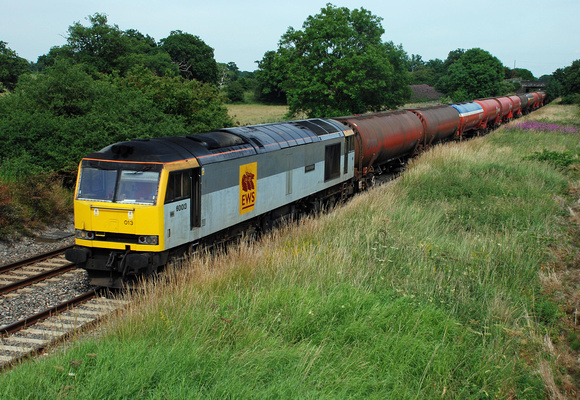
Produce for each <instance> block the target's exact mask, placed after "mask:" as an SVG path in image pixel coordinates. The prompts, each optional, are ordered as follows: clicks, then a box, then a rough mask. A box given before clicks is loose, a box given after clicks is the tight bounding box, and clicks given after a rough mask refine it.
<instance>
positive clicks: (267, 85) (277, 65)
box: [256, 50, 288, 104]
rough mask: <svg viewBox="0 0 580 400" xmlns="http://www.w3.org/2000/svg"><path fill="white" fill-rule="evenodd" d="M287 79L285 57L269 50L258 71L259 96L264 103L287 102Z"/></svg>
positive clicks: (259, 64) (259, 63) (257, 89)
mask: <svg viewBox="0 0 580 400" xmlns="http://www.w3.org/2000/svg"><path fill="white" fill-rule="evenodd" d="M279 52H280V50H279ZM287 80H288V71H287V69H286V65H285V63H284V59H283V57H282V56H281V55H280V54H279V53H277V52H275V51H267V52H266V53H265V54H264V57H263V58H262V60H260V61H259V62H258V70H257V71H256V81H257V82H258V85H257V88H256V91H257V94H258V95H257V97H258V98H259V99H260V101H262V102H264V103H274V104H286V102H287V98H286V91H285V90H284V83H285V82H286V81H287Z"/></svg>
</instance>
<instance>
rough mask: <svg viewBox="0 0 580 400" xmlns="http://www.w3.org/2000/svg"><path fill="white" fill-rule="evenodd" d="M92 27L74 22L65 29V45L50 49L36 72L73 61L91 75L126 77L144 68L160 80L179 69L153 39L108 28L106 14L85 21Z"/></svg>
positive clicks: (93, 16) (96, 14)
mask: <svg viewBox="0 0 580 400" xmlns="http://www.w3.org/2000/svg"><path fill="white" fill-rule="evenodd" d="M87 19H88V21H89V22H90V23H91V26H88V27H87V26H84V25H82V24H81V23H80V22H76V23H75V24H73V25H71V26H70V27H69V28H68V34H69V36H68V38H67V44H66V45H64V46H62V47H53V48H51V49H50V52H49V53H48V54H47V55H44V56H40V57H39V58H38V69H39V70H41V71H42V70H43V69H44V68H46V67H49V66H52V65H54V63H55V60H56V59H58V58H67V59H72V60H74V62H75V63H76V64H84V65H86V68H87V69H88V70H89V71H90V72H93V73H95V72H96V73H102V74H111V73H113V72H115V73H118V74H120V75H122V76H124V75H127V74H128V73H129V71H131V70H132V69H134V68H138V67H141V66H144V67H146V68H148V69H149V70H151V71H154V72H155V73H156V74H158V75H160V76H175V75H177V74H178V73H179V72H178V69H177V66H175V65H174V64H173V63H172V61H171V57H170V56H169V54H167V53H166V52H165V51H163V50H161V49H160V48H159V46H157V43H156V42H155V39H153V38H152V37H150V36H149V35H143V34H142V33H140V32H139V31H137V30H135V29H129V30H127V31H121V30H120V29H119V27H118V26H117V25H109V24H108V21H107V16H106V15H105V14H99V13H95V14H93V15H90V16H89V17H87Z"/></svg>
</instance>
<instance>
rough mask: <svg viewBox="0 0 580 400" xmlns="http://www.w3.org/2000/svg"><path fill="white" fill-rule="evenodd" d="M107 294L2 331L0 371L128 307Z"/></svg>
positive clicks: (87, 295)
mask: <svg viewBox="0 0 580 400" xmlns="http://www.w3.org/2000/svg"><path fill="white" fill-rule="evenodd" d="M106 293H107V292H106V290H103V289H96V290H92V291H90V292H87V293H84V294H82V295H80V296H77V297H75V298H73V299H70V300H67V301H64V302H62V303H61V304H58V305H57V306H54V307H51V308H49V309H46V310H44V311H42V312H40V313H37V314H34V315H32V316H29V317H26V318H24V319H22V320H19V321H17V322H15V323H12V324H10V325H8V326H4V327H2V328H0V369H5V368H7V367H9V366H11V365H13V364H14V363H15V362H17V361H20V360H22V359H24V358H27V357H30V356H33V355H35V354H39V353H41V352H42V351H43V350H44V349H46V348H47V347H48V346H50V345H53V344H55V343H58V342H61V341H63V340H65V339H66V338H68V337H69V336H71V335H73V334H75V333H77V332H80V331H81V330H83V329H86V328H87V327H91V326H94V325H95V324H96V323H98V322H99V321H100V320H101V319H103V318H104V317H106V316H108V315H110V314H112V313H113V312H115V311H116V310H118V309H120V308H122V307H124V306H125V305H126V302H125V301H123V300H118V299H111V298H107V297H106Z"/></svg>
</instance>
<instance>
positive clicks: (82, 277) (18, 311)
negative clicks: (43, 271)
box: [0, 221, 92, 327]
mask: <svg viewBox="0 0 580 400" xmlns="http://www.w3.org/2000/svg"><path fill="white" fill-rule="evenodd" d="M53 232H59V233H74V226H73V224H72V221H71V222H68V223H67V224H63V225H62V226H57V227H51V228H47V229H44V230H41V231H37V232H34V234H35V235H36V238H31V237H18V238H13V239H12V240H10V241H9V242H0V265H3V264H9V263H13V262H16V261H19V260H22V259H26V258H29V257H32V256H34V255H37V254H40V253H45V252H48V251H50V250H56V249H59V248H62V247H65V246H69V245H72V244H74V237H73V236H69V237H66V238H64V239H61V240H55V241H45V240H44V239H41V238H42V237H44V236H46V235H49V234H51V233H53ZM91 288H92V287H91V286H90V285H89V280H88V277H87V274H86V272H85V271H84V270H76V271H73V272H69V273H67V274H66V275H65V276H64V277H58V278H52V279H49V280H46V281H44V283H43V284H42V285H35V286H34V287H33V288H26V289H21V290H17V291H15V292H13V293H11V294H8V295H6V296H2V297H0V327H2V326H6V325H10V324H12V323H14V322H16V321H18V320H20V319H22V318H26V317H29V316H31V315H33V314H36V313H38V312H40V311H44V310H45V309H46V308H48V307H52V306H55V305H57V304H59V303H62V302H63V301H64V300H68V299H71V298H73V297H76V296H78V295H80V294H82V293H85V292H86V291H88V290H90V289H91Z"/></svg>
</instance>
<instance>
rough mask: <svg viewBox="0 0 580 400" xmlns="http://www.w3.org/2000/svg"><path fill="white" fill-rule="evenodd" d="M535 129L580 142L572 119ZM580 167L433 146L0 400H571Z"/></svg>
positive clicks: (1, 393) (160, 292) (144, 299)
mask: <svg viewBox="0 0 580 400" xmlns="http://www.w3.org/2000/svg"><path fill="white" fill-rule="evenodd" d="M524 120H536V121H543V122H550V123H559V124H565V125H574V126H575V127H579V126H580V123H579V120H580V116H579V111H578V108H577V107H573V106H571V107H562V106H547V107H544V108H543V109H541V110H539V111H537V112H535V113H533V114H531V115H530V116H528V117H526V118H525V119H522V120H519V121H518V123H520V122H522V121H524ZM258 122H259V121H252V123H258ZM544 150H546V152H547V153H546V152H544ZM544 153H546V154H552V155H554V158H553V159H554V160H556V159H558V157H556V156H557V155H559V154H568V153H570V154H572V163H571V164H570V165H568V166H566V167H561V166H557V165H559V164H554V163H552V162H551V161H553V160H551V159H549V158H548V159H547V160H545V159H543V158H541V157H540V155H541V154H544ZM579 153H580V134H578V133H563V132H561V131H558V130H557V129H554V130H549V131H548V130H527V129H505V128H502V129H500V130H498V131H496V132H494V133H492V134H490V135H488V136H486V137H483V138H477V139H474V140H471V141H466V142H461V143H454V144H447V145H444V146H436V147H435V148H433V149H431V150H430V151H429V152H427V153H425V154H423V155H422V156H420V157H419V158H417V159H415V160H413V161H412V162H411V163H410V164H409V166H408V168H407V170H406V171H405V172H404V173H403V175H402V176H401V177H400V179H398V180H396V181H395V182H392V183H391V184H388V185H385V186H382V187H379V188H377V189H375V190H372V191H369V192H367V193H364V194H361V195H358V196H356V197H355V198H354V199H352V200H351V201H350V202H348V203H347V204H346V205H343V206H341V207H339V208H336V209H333V210H330V211H329V212H328V213H326V214H324V215H321V216H319V217H317V218H310V219H306V220H303V221H301V222H300V223H299V224H298V225H295V226H294V225H293V226H289V227H286V228H284V229H279V230H276V231H275V232H273V233H272V234H271V235H270V236H268V237H265V238H263V239H262V240H260V241H259V242H257V243H254V242H251V241H249V240H248V241H244V242H243V243H241V244H240V246H239V247H237V248H233V249H231V250H230V251H228V253H227V254H221V255H213V256H207V255H199V256H197V257H195V258H193V259H191V260H187V261H186V262H185V263H184V265H182V266H181V268H176V269H175V270H174V271H173V272H172V273H171V274H168V275H167V276H165V278H164V279H163V280H161V281H159V282H158V283H157V285H156V286H153V285H147V286H146V287H145V289H144V290H143V291H141V292H140V293H137V294H135V295H134V297H133V303H132V305H131V306H130V308H129V309H128V310H127V311H126V312H125V313H124V314H122V315H120V316H118V317H117V318H114V319H111V320H110V321H109V322H108V324H106V325H105V326H104V327H103V328H102V329H99V331H98V332H95V333H89V334H86V335H84V336H83V337H82V338H81V339H80V340H78V341H77V342H75V343H70V344H67V345H66V346H64V348H62V349H56V350H55V351H54V353H53V354H51V355H50V356H48V357H43V358H41V359H38V360H35V361H33V362H28V363H25V364H23V365H22V366H19V367H17V368H14V369H13V370H11V371H8V372H6V373H4V374H3V375H1V376H0V398H3V399H10V398H18V399H20V398H67V399H84V398H98V399H100V398H133V397H143V398H192V399H193V398H200V399H201V398H215V399H222V398H232V399H233V398H235V399H240V398H241V399H243V398H248V399H255V398H276V399H278V398H282V399H284V398H286V399H296V398H361V399H367V398H376V399H434V398H437V399H439V398H443V399H445V398H457V399H485V398H501V399H545V398H559V397H558V396H560V395H566V396H567V397H568V398H574V397H575V395H577V393H578V392H577V391H576V390H577V388H578V384H579V378H578V376H580V371H579V370H578V369H577V366H576V359H577V357H578V353H577V351H578V350H580V341H579V340H578V337H577V336H576V335H575V333H574V329H575V326H574V315H575V314H574V311H575V306H577V304H578V300H579V299H580V293H578V291H577V289H575V288H574V284H573V283H574V281H576V282H577V281H580V279H578V267H579V260H580V253H579V247H578V234H579V226H578V225H576V224H575V223H574V221H573V218H571V217H574V216H577V215H578V214H577V213H579V212H580V209H579V208H580V205H579V204H578V203H577V201H578V197H579V196H580V173H579V171H578V166H579V165H578V163H577V161H576V162H575V161H574V160H578V156H577V155H578V154H579ZM562 398H563V397H562Z"/></svg>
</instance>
